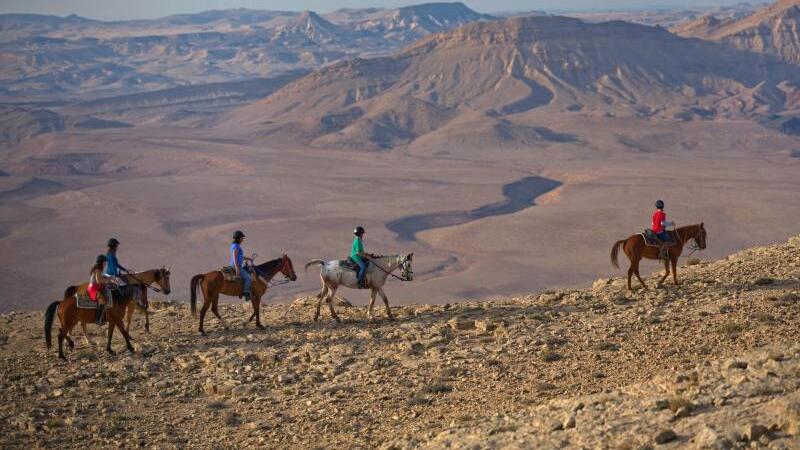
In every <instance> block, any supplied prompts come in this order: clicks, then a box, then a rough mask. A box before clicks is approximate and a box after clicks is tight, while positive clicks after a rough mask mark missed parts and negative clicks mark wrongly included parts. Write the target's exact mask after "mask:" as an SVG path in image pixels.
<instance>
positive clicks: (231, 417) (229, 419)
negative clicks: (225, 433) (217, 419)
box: [225, 412, 239, 427]
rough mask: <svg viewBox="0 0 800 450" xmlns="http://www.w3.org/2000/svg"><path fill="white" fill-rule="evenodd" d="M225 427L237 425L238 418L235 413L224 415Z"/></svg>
mask: <svg viewBox="0 0 800 450" xmlns="http://www.w3.org/2000/svg"><path fill="white" fill-rule="evenodd" d="M225 425H227V426H229V427H235V426H237V425H239V416H238V415H237V414H236V413H235V412H229V413H227V414H225Z"/></svg>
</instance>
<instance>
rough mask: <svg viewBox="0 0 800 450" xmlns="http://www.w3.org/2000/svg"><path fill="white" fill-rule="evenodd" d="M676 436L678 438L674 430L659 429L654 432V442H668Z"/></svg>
mask: <svg viewBox="0 0 800 450" xmlns="http://www.w3.org/2000/svg"><path fill="white" fill-rule="evenodd" d="M677 438H678V435H677V434H675V432H674V431H672V430H669V429H667V430H662V431H659V432H658V433H657V434H656V437H655V441H656V444H659V445H661V444H666V443H668V442H672V441H674V440H675V439H677Z"/></svg>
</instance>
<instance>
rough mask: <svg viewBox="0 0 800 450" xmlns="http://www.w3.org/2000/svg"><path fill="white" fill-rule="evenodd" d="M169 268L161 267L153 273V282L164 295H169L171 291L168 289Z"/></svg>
mask: <svg viewBox="0 0 800 450" xmlns="http://www.w3.org/2000/svg"><path fill="white" fill-rule="evenodd" d="M169 272H170V268H169V267H166V268H164V267H162V268H160V269H156V270H154V271H153V281H155V283H156V284H157V285H158V287H160V288H161V291H162V292H164V295H169V293H170V292H171V291H172V290H171V289H170V287H169Z"/></svg>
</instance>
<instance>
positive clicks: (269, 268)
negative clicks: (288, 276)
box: [256, 257, 283, 275]
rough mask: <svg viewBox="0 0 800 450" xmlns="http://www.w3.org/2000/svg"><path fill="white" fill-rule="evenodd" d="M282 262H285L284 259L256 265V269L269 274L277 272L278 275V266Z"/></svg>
mask: <svg viewBox="0 0 800 450" xmlns="http://www.w3.org/2000/svg"><path fill="white" fill-rule="evenodd" d="M282 261H283V257H280V258H275V259H273V260H271V261H267V262H265V263H261V264H258V265H256V268H257V269H258V270H261V271H264V272H268V273H271V272H276V273H277V269H276V266H277V265H278V264H280V263H281V262H282ZM273 275H274V274H273Z"/></svg>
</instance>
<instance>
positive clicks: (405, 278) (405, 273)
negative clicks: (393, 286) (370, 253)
mask: <svg viewBox="0 0 800 450" xmlns="http://www.w3.org/2000/svg"><path fill="white" fill-rule="evenodd" d="M369 262H371V263H372V264H374V265H375V267H377V268H378V269H380V270H381V272H383V273H385V274H387V275H389V276H392V277H395V278H397V279H398V280H400V281H411V280H410V279H409V278H408V277H409V275H412V274H413V273H414V272H412V271H411V269H406V267H405V265H406V264H407V263H408V259H403V261H402V262H401V263H400V265H398V266H397V267H398V268H400V270H401V271H402V272H403V276H402V277H398V276H397V275H395V274H393V273H392V272H389V271H388V270H386V269H384V268H383V267H381V266H380V264H378V263H376V262H375V260H374V259H372V258H370V260H369Z"/></svg>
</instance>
